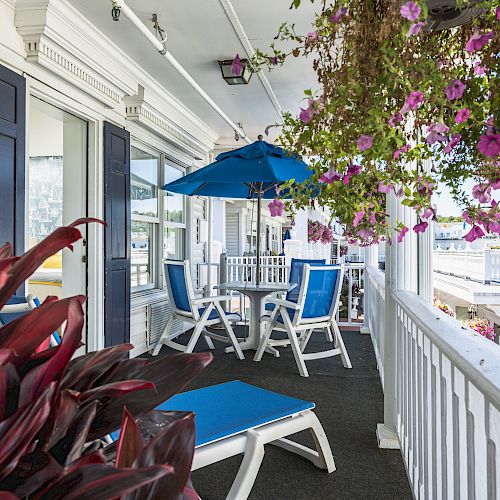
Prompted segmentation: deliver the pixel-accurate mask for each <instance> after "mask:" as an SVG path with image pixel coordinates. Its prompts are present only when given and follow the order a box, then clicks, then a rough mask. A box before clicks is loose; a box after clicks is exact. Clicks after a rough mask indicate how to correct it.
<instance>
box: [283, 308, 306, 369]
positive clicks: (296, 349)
mask: <svg viewBox="0 0 500 500" xmlns="http://www.w3.org/2000/svg"><path fill="white" fill-rule="evenodd" d="M283 309H284V311H283V312H282V313H281V315H282V317H283V321H284V323H285V328H286V332H287V334H288V338H289V339H290V344H291V346H292V351H293V357H294V358H295V363H297V368H298V369H299V373H300V375H301V376H302V377H309V372H308V371H307V368H306V363H305V361H304V358H303V357H302V351H301V350H300V345H299V339H298V338H297V332H296V331H295V328H294V327H293V325H292V322H291V321H290V316H289V315H288V311H287V310H286V309H285V308H283Z"/></svg>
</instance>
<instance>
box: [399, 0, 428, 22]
mask: <svg viewBox="0 0 500 500" xmlns="http://www.w3.org/2000/svg"><path fill="white" fill-rule="evenodd" d="M399 12H400V14H401V16H402V17H404V18H405V19H408V21H416V20H417V19H418V18H419V17H420V13H421V12H422V9H421V8H420V5H418V4H417V3H415V2H412V1H410V2H406V3H404V4H403V5H402V6H401V8H400V9H399Z"/></svg>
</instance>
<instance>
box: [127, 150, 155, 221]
mask: <svg viewBox="0 0 500 500" xmlns="http://www.w3.org/2000/svg"><path fill="white" fill-rule="evenodd" d="M130 173H131V197H132V214H138V215H148V216H151V217H158V158H156V157H155V156H153V155H151V154H149V153H146V152H144V151H141V150H140V149H137V148H135V147H132V148H131V156H130Z"/></svg>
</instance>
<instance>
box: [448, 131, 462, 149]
mask: <svg viewBox="0 0 500 500" xmlns="http://www.w3.org/2000/svg"><path fill="white" fill-rule="evenodd" d="M461 140H462V136H461V134H455V135H452V136H451V140H450V142H449V143H448V144H446V147H445V148H444V152H445V153H446V154H448V153H451V151H452V149H453V148H454V147H455V146H456V145H457V144H458V143H459V142H460V141H461Z"/></svg>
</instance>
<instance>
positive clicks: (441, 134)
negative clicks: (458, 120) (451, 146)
mask: <svg viewBox="0 0 500 500" xmlns="http://www.w3.org/2000/svg"><path fill="white" fill-rule="evenodd" d="M449 131H450V129H449V128H448V127H447V126H446V125H445V124H444V123H437V124H434V125H431V126H430V127H429V135H428V136H427V137H426V138H425V142H426V143H427V144H435V143H436V142H447V141H448V137H447V136H446V135H445V134H447V133H448V132H449Z"/></svg>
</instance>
